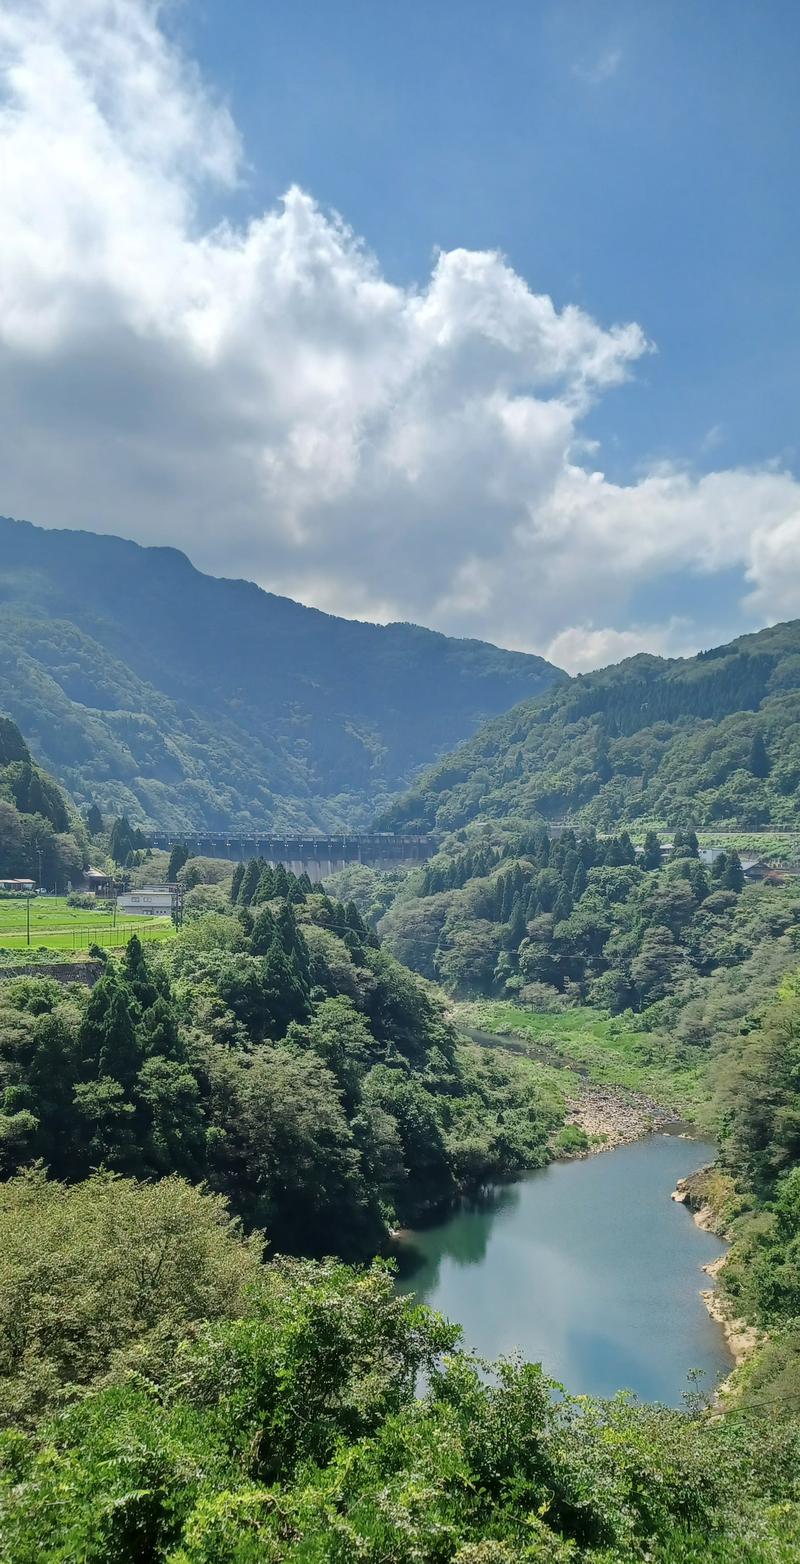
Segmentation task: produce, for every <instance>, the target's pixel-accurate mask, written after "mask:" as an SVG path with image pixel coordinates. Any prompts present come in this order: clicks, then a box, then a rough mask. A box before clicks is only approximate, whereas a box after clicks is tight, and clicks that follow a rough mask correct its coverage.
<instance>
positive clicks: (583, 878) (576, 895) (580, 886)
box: [570, 859, 589, 902]
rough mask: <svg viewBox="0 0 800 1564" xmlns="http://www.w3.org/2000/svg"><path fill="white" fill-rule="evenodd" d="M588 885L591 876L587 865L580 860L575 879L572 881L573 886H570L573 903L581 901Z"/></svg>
mask: <svg viewBox="0 0 800 1564" xmlns="http://www.w3.org/2000/svg"><path fill="white" fill-rule="evenodd" d="M588 883H589V876H588V875H587V873H586V868H585V865H584V863H583V861H582V860H581V859H579V860H578V867H577V869H576V870H575V877H574V879H573V881H572V885H571V886H570V895H571V896H572V900H573V902H576V901H580V899H581V897H582V895H583V893H584V891H585V890H586V887H587V885H588Z"/></svg>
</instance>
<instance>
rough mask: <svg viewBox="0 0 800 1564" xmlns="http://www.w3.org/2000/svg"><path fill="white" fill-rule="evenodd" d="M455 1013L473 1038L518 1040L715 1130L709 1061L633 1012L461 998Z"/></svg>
mask: <svg viewBox="0 0 800 1564" xmlns="http://www.w3.org/2000/svg"><path fill="white" fill-rule="evenodd" d="M449 1014H450V1018H451V1019H452V1020H453V1021H454V1023H455V1025H456V1026H457V1027H459V1028H460V1029H462V1030H464V1031H465V1032H467V1033H469V1034H470V1035H473V1036H474V1034H475V1032H476V1031H477V1032H480V1033H483V1034H485V1035H486V1036H487V1037H491V1038H493V1039H494V1040H495V1042H496V1044H498V1045H501V1044H502V1040H503V1039H507V1040H508V1041H513V1042H514V1043H515V1045H516V1047H517V1049H520V1048H523V1049H524V1050H525V1051H526V1052H529V1053H530V1056H531V1057H532V1058H534V1059H539V1060H540V1061H541V1062H542V1063H548V1064H550V1065H553V1066H556V1067H560V1068H566V1069H570V1070H573V1071H576V1072H577V1073H578V1074H580V1075H583V1076H585V1077H587V1078H588V1079H590V1080H591V1081H592V1083H593V1084H594V1085H596V1086H604V1087H607V1088H611V1089H614V1090H621V1091H623V1092H631V1093H635V1094H641V1095H642V1096H644V1097H649V1098H650V1099H651V1100H652V1101H653V1102H655V1103H657V1104H659V1105H660V1106H661V1107H663V1108H664V1110H665V1111H667V1112H668V1113H669V1115H670V1117H671V1118H672V1119H673V1120H676V1119H680V1120H684V1121H689V1122H691V1123H693V1124H696V1125H697V1126H698V1128H699V1129H701V1130H702V1129H707V1128H708V1127H709V1126H708V1123H707V1120H708V1119H709V1117H710V1114H709V1106H710V1091H709V1086H708V1081H707V1078H706V1060H705V1059H697V1060H696V1061H692V1062H688V1061H687V1058H686V1055H685V1051H683V1052H681V1051H679V1050H675V1051H674V1052H673V1051H671V1050H670V1047H669V1046H668V1044H666V1043H665V1040H664V1038H663V1037H657V1036H656V1035H655V1034H654V1033H651V1032H645V1031H638V1030H637V1029H636V1026H635V1023H634V1018H633V1017H631V1016H625V1017H623V1016H610V1015H606V1014H604V1013H603V1012H601V1011H598V1010H593V1009H591V1008H590V1007H589V1006H587V1005H576V1006H574V1007H572V1008H568V1009H565V1010H559V1011H552V1012H551V1011H539V1010H530V1009H527V1008H524V1007H523V1006H521V1005H516V1004H513V1003H511V1002H510V1001H508V1000H491V999H477V1000H469V1001H460V1002H455V1003H453V1004H452V1005H451V1007H450V1011H449Z"/></svg>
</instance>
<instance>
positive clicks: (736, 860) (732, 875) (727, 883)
mask: <svg viewBox="0 0 800 1564" xmlns="http://www.w3.org/2000/svg"><path fill="white" fill-rule="evenodd" d="M720 879H721V883H722V885H723V886H724V888H725V890H726V891H735V892H736V894H737V896H738V894H739V892H740V891H741V890H743V889H744V871H743V869H742V864H741V859H740V857H739V854H738V853H737V851H736V848H735V847H734V848H732V849H731V851H730V853H729V854H728V862H727V863H726V865H725V871H724V873H723V874H722V875H721V876H720Z"/></svg>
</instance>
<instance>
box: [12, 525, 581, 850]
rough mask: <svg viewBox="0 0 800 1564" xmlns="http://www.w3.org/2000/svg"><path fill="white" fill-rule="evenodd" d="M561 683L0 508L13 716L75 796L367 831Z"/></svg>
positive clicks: (526, 665)
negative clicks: (492, 723) (428, 771)
mask: <svg viewBox="0 0 800 1564" xmlns="http://www.w3.org/2000/svg"><path fill="white" fill-rule="evenodd" d="M565 678H566V675H565V674H563V673H561V671H560V670H558V669H556V668H553V667H552V666H551V665H550V664H549V663H547V662H545V661H544V660H543V659H542V658H539V657H529V656H526V655H524V654H522V653H517V652H506V651H500V650H498V649H497V648H496V647H493V646H488V645H486V644H485V643H483V642H480V641H463V640H452V639H449V638H448V637H447V636H443V635H438V634H436V633H434V632H433V631H430V630H423V629H420V628H418V627H417V626H415V625H407V624H395V625H387V626H378V625H371V624H363V623H357V622H351V621H349V620H345V619H336V618H334V617H332V616H331V615H329V614H323V613H319V612H318V611H317V610H315V609H311V608H305V607H303V606H301V605H300V604H299V603H294V602H292V601H291V600H290V599H288V598H283V597H276V596H274V595H272V594H271V593H268V592H263V591H262V590H261V589H260V588H259V587H257V586H254V585H253V584H252V583H249V582H245V581H226V580H217V579H215V578H214V577H211V576H205V575H202V574H201V573H200V571H198V570H195V569H194V567H193V566H192V565H191V564H190V562H189V560H188V559H187V558H186V557H185V555H183V554H180V553H178V552H176V551H175V550H174V549H156V548H140V547H139V546H138V545H136V544H134V543H129V542H125V541H123V540H122V539H120V538H113V537H99V536H96V535H95V534H93V533H87V532H67V531H48V530H45V529H42V528H39V527H34V526H31V525H30V524H29V523H27V522H19V521H11V520H8V519H0V708H3V709H5V710H7V711H8V712H10V714H11V715H12V716H13V717H14V718H15V720H16V721H17V722H18V723H19V724H20V726H21V727H22V729H23V731H24V732H25V734H26V736H27V739H28V742H29V744H30V745H31V748H32V750H33V752H34V754H35V755H36V757H37V758H38V759H39V760H41V761H42V762H43V763H44V764H45V765H46V766H47V767H48V769H50V770H51V771H53V772H54V773H55V774H56V776H57V777H58V778H59V779H60V780H61V781H62V782H63V783H64V785H65V786H66V787H67V788H68V789H69V790H70V792H71V793H72V795H73V797H74V798H75V799H76V801H77V802H79V803H86V802H88V800H89V799H92V798H94V799H96V800H97V801H98V802H99V803H100V805H101V807H103V809H104V810H105V811H106V812H107V813H108V812H112V811H117V810H122V809H124V810H126V811H127V812H128V813H129V814H130V816H131V818H132V819H133V820H135V821H137V822H140V823H144V824H149V825H156V824H158V825H161V826H162V827H164V828H165V829H170V830H176V831H177V830H180V829H181V828H182V827H184V826H190V825H191V826H200V827H204V828H206V829H209V830H212V829H226V828H228V827H233V828H236V829H239V830H246V829H248V828H256V829H260V830H263V829H266V828H272V829H274V830H294V829H307V828H310V827H313V826H318V827H322V828H324V829H338V828H339V827H344V826H347V825H352V824H357V823H362V822H363V823H366V821H367V820H368V819H369V818H371V816H372V814H373V813H374V811H375V808H376V807H378V808H380V807H381V805H382V804H383V803H384V802H388V801H389V799H390V797H391V795H392V794H395V793H397V792H398V791H400V790H401V789H402V788H404V787H406V786H408V785H409V783H410V782H411V781H412V779H413V777H414V774H415V773H416V772H417V771H418V770H419V768H420V767H421V766H423V765H425V764H428V763H430V761H431V760H432V759H434V758H435V757H436V756H437V755H440V754H441V753H443V752H444V751H446V750H448V749H450V748H452V747H453V745H454V744H457V743H458V742H459V741H460V740H461V739H462V738H465V737H467V736H468V735H469V734H470V733H471V732H473V731H474V730H475V728H476V727H478V726H479V724H480V723H482V722H483V721H485V720H486V718H487V717H489V716H492V715H494V714H495V713H497V712H499V711H502V710H505V709H506V708H507V707H508V706H510V705H512V704H513V703H514V702H515V701H518V700H520V699H522V698H524V697H525V696H528V695H538V694H540V693H541V692H543V691H544V690H545V689H547V688H548V687H549V686H550V685H551V684H553V683H555V682H557V681H559V680H564V679H565Z"/></svg>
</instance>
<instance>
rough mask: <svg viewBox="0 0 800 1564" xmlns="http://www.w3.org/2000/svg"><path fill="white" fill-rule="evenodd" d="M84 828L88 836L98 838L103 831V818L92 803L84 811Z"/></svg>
mask: <svg viewBox="0 0 800 1564" xmlns="http://www.w3.org/2000/svg"><path fill="white" fill-rule="evenodd" d="M86 828H87V830H88V832H89V835H90V836H99V835H100V832H101V831H102V829H103V816H102V815H101V813H100V810H99V808H98V806H97V804H95V803H94V802H92V803H91V804H90V805H89V808H88V809H87V811H86Z"/></svg>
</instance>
